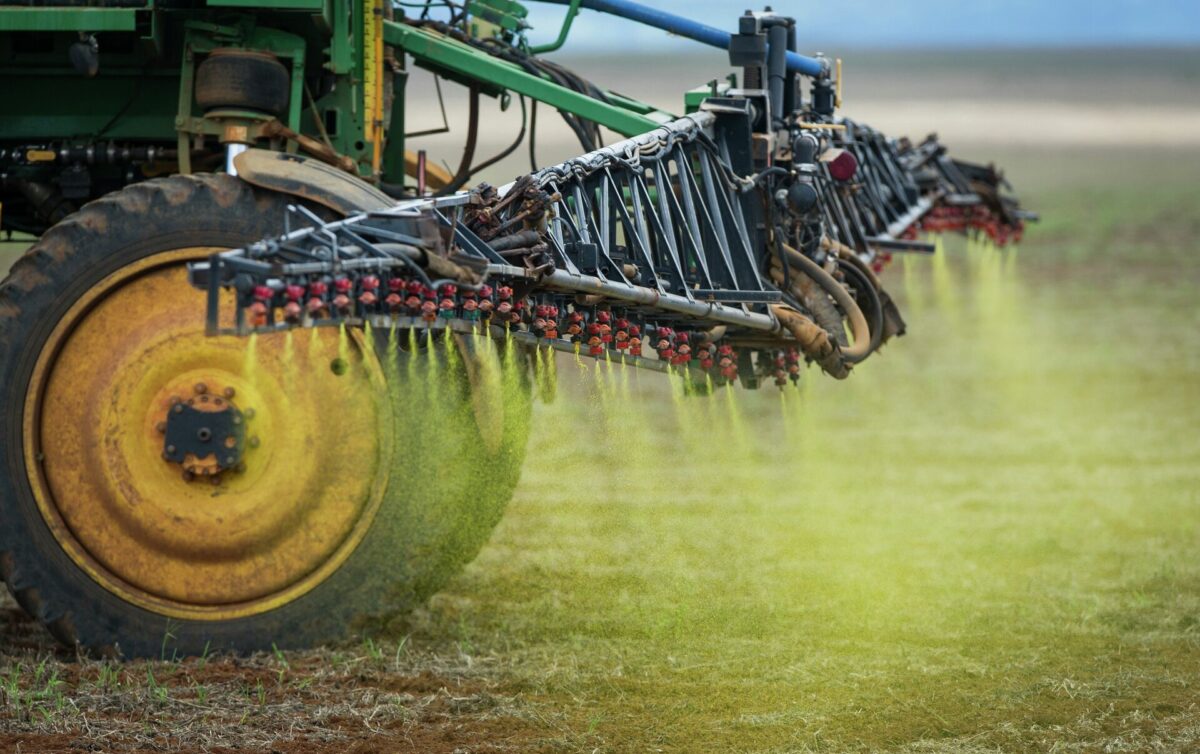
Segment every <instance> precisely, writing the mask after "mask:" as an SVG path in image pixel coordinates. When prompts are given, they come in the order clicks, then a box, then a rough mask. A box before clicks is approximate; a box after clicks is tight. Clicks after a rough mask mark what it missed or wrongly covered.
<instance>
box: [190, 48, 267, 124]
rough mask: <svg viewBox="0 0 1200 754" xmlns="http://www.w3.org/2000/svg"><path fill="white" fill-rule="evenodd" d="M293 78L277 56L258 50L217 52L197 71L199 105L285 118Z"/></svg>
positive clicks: (223, 50) (224, 50) (197, 102)
mask: <svg viewBox="0 0 1200 754" xmlns="http://www.w3.org/2000/svg"><path fill="white" fill-rule="evenodd" d="M290 88H291V77H290V76H289V75H288V70H287V68H285V67H284V65H283V63H280V62H279V59H278V58H276V57H275V56H274V55H271V54H269V53H264V52H256V51H254V50H236V49H234V50H227V49H218V50H214V51H213V52H212V53H211V54H210V55H209V56H208V57H207V58H205V59H204V60H203V61H201V63H200V65H199V66H198V67H197V68H196V85H195V89H196V104H198V105H199V106H200V107H201V108H203V109H204V110H215V109H219V108H231V109H234V110H243V109H244V110H258V111H261V112H266V113H270V114H272V115H283V114H284V113H285V112H286V111H287V106H288V99H289V98H290V94H291V92H290Z"/></svg>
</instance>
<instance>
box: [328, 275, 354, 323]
mask: <svg viewBox="0 0 1200 754" xmlns="http://www.w3.org/2000/svg"><path fill="white" fill-rule="evenodd" d="M353 289H354V283H352V282H350V278H338V279H337V280H334V281H333V308H334V309H336V310H337V312H338V314H340V315H342V316H346V315H348V314H350V304H351V301H350V292H351V291H352V290H353Z"/></svg>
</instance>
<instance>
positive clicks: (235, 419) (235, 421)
mask: <svg viewBox="0 0 1200 754" xmlns="http://www.w3.org/2000/svg"><path fill="white" fill-rule="evenodd" d="M233 423H234V424H241V423H242V417H240V416H237V415H235V416H234V417H233Z"/></svg>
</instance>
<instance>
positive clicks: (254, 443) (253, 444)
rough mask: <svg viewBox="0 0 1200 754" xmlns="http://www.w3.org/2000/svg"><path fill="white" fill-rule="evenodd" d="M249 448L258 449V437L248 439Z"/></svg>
mask: <svg viewBox="0 0 1200 754" xmlns="http://www.w3.org/2000/svg"><path fill="white" fill-rule="evenodd" d="M250 447H252V448H257V447H258V437H251V438H250Z"/></svg>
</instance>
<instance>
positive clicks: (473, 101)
mask: <svg viewBox="0 0 1200 754" xmlns="http://www.w3.org/2000/svg"><path fill="white" fill-rule="evenodd" d="M467 119H468V123H467V143H466V145H465V146H464V147H463V156H462V160H460V161H459V163H458V171H457V172H456V173H455V174H454V180H452V181H450V182H449V183H447V184H446V185H445V186H443V187H442V188H441V189H439V190H438V192H437V193H436V194H434V196H449V195H450V194H453V193H454V192H455V191H458V190H459V189H460V188H462V187H463V186H464V185H466V183H467V181H469V180H470V179H471V161H472V160H474V159H475V145H476V144H477V143H478V140H479V87H477V86H472V87H471V98H470V110H469V113H468V115H467Z"/></svg>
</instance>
